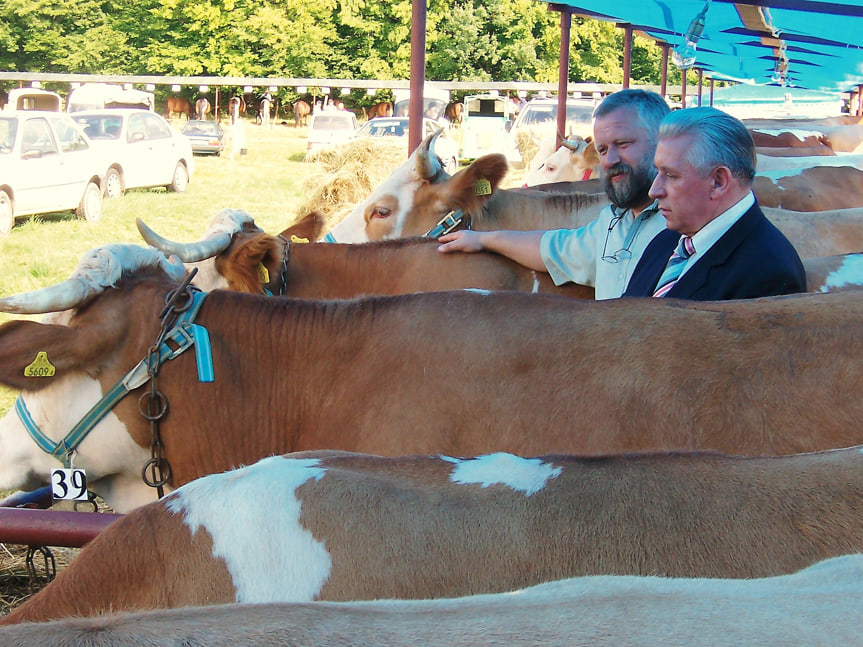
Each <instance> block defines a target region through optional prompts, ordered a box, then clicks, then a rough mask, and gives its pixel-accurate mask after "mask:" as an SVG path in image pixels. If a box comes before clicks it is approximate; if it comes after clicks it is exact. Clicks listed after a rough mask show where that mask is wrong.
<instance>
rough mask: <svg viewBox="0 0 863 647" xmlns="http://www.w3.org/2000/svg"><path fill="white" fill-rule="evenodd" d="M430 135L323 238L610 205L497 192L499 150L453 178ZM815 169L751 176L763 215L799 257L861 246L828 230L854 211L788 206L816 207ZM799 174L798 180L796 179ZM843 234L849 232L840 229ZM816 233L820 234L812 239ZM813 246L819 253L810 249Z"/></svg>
mask: <svg viewBox="0 0 863 647" xmlns="http://www.w3.org/2000/svg"><path fill="white" fill-rule="evenodd" d="M433 137H434V136H433V135H432V136H429V137H427V138H426V139H425V140H424V141H423V143H422V144H421V145H420V146H419V147H418V148H417V149H416V150H415V151H414V152H413V153H412V154H411V157H410V158H409V159H408V161H407V162H406V163H405V164H403V165H402V166H401V167H399V168H397V169H396V170H395V171H394V172H393V173H392V175H391V176H390V177H389V178H387V179H386V180H385V181H384V182H383V183H381V184H380V185H378V186H377V187H376V188H375V189H374V190H373V191H372V194H371V195H370V196H369V197H368V198H367V199H366V200H364V201H363V202H361V203H360V204H358V205H357V206H356V207H354V209H353V210H352V211H351V212H350V213H349V214H348V215H347V216H345V217H344V218H343V219H342V220H341V221H340V222H338V223H336V225H335V226H334V227H333V228H332V229H331V230H330V232H329V233H328V234H327V237H326V239H327V240H328V241H330V242H344V243H352V242H368V241H370V240H382V239H389V238H403V237H410V236H418V235H423V234H425V233H427V232H430V231H432V230H433V228H434V227H435V225H436V223H437V222H439V221H440V219H442V218H444V217H445V216H447V214H453V213H459V212H461V214H462V216H463V220H462V223H463V224H464V222H465V221H467V222H468V223H469V226H471V227H472V228H473V229H477V230H482V231H487V230H495V229H516V230H539V229H559V228H572V227H580V226H582V225H585V224H587V223H588V222H590V221H591V220H594V219H596V217H597V216H598V215H599V212H600V211H601V210H602V209H603V208H605V207H606V206H607V205H608V198H607V197H606V196H605V194H604V193H590V194H583V193H570V192H565V191H561V190H555V191H549V192H545V191H540V190H536V189H534V188H533V187H528V188H527V189H500V188H499V185H500V182H501V181H502V180H503V177H504V176H505V174H506V171H507V169H508V166H507V164H506V160H505V158H504V157H503V156H501V155H496V154H492V155H486V156H483V157H480V158H478V159H477V160H475V161H474V162H473V163H472V164H470V165H469V166H468V167H466V168H464V169H462V170H461V171H459V172H458V173H456V174H455V175H454V176H449V175H447V174H446V173H443V172H442V169H441V165H440V161H439V159H438V158H437V157H435V156H434V154H433ZM775 159H778V158H775ZM800 159H803V158H800ZM814 159H825V160H833V159H841V158H839V157H836V158H832V157H824V158H814ZM832 170H834V171H836V172H837V177H839V178H841V177H845V175H844V174H845V172H846V171H848V172H849V173H850V172H851V169H845V168H837V169H832ZM812 171H815V172H810V171H806V172H803V173H799V172H798V171H788V170H787V169H786V170H784V171H782V173H781V174H780V175H781V176H784V178H785V179H781V180H779V183H778V185H774V184H773V183H772V182H770V181H768V180H759V179H758V178H756V184H755V194H756V197H757V198H758V199H759V202H761V195H760V192H761V191H762V190H763V191H764V202H765V203H766V205H765V208H764V212H765V213H766V214H767V215H768V217H770V218H771V220H773V221H774V223H775V224H776V225H777V227H779V229H780V230H781V231H782V232H783V233H784V234H785V235H786V236H787V237H788V239H789V240H790V241H791V242H792V244H794V246H795V247H796V248H797V252H798V254H800V256H801V257H808V256H831V255H835V254H845V253H849V252H859V251H861V250H863V245H861V244H860V242H859V241H860V240H861V236H863V228H859V229H858V228H855V227H857V226H856V225H854V226H853V227H851V228H848V229H847V231H850V232H851V235H849V236H846V235H844V234H842V235H840V232H836V233H835V234H833V233H831V230H830V224H831V223H833V222H835V221H836V220H837V218H836V216H835V214H836V213H842V214H843V215H842V217H841V218H839V220H841V221H843V222H851V221H853V220H855V216H854V214H855V212H858V211H859V210H858V209H841V210H835V209H830V210H819V211H813V212H802V211H793V210H791V209H792V206H804V207H809V208H811V207H813V206H815V205H813V204H812V203H811V200H812V199H810V197H809V195H808V192H811V191H812V188H811V187H813V186H817V182H816V180H817V178H819V177H822V173H821V171H820V170H815V169H813V170H812ZM861 173H863V172H861ZM798 175H799V176H800V177H802V178H803V179H802V180H799V181H797V180H794V179H793V178H795V177H797V176H798ZM827 176H829V173H828V174H827ZM807 182H808V184H807ZM777 186H778V187H780V188H781V187H782V186H788V187H789V190H788V191H787V192H780V193H781V198H780V204H781V205H782V208H781V209H772V208H770V205H771V204H774V203H775V192H776V191H778V190H779V189H777ZM795 187H796V189H797V190H796V191H795V190H794V189H795ZM532 189H534V190H532ZM843 191H844V189H843ZM843 191H835V192H834V194H833V195H831V197H830V198H827V197H824V204H825V205H826V204H832V201H833V200H839V201H840V203H841V201H842V200H845V201H846V202H848V203H854V202H856V199H855V198H854V196H855V195H856V191H854V190H853V187H852V186H849V187H848V191H847V192H846V193H845V194H844V196H845V197H844V198H843V197H842V196H843ZM786 193H787V195H786ZM815 199H817V198H815ZM807 201H808V204H807ZM771 214H776V215H781V218H774V217H773V215H771ZM842 231H846V228H845V227H844V226H843V230H842ZM816 232H819V234H820V235H819V236H816V235H815V233H816ZM858 232H859V233H858ZM816 249H817V250H818V251H814V250H816Z"/></svg>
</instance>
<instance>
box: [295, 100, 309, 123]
mask: <svg viewBox="0 0 863 647" xmlns="http://www.w3.org/2000/svg"><path fill="white" fill-rule="evenodd" d="M311 112H312V108H311V106H309V104H308V103H306V102H305V101H303V100H302V99H298V100H297V101H296V102H295V103H294V127H297V126H299V125H300V124H302V125H303V126H305V125H306V124H307V123H308V119H309V115H310V114H311Z"/></svg>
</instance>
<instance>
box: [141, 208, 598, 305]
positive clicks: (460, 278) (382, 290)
mask: <svg viewBox="0 0 863 647" xmlns="http://www.w3.org/2000/svg"><path fill="white" fill-rule="evenodd" d="M309 221H311V223H310V222H309ZM137 225H138V230H139V231H140V232H141V235H142V236H143V238H144V240H145V241H146V242H147V244H149V245H151V246H153V247H156V248H157V249H160V250H161V251H163V252H164V253H165V254H166V255H170V254H176V255H177V256H178V257H179V258H180V260H182V261H183V262H184V263H187V264H189V265H193V266H195V267H197V268H198V270H199V271H198V274H197V275H196V277H195V280H194V284H195V285H196V286H197V287H199V288H201V289H202V290H206V291H210V290H215V289H220V288H221V289H230V290H237V291H240V292H250V293H253V294H273V295H283V296H288V297H301V298H314V299H345V298H353V297H357V296H362V295H371V294H407V293H410V292H431V291H435V290H438V291H439V290H456V289H462V288H478V289H486V290H518V291H521V292H531V293H543V294H561V295H564V296H569V297H573V298H579V299H592V298H593V297H594V290H593V288H592V287H588V286H585V285H578V284H575V283H567V284H565V285H562V286H555V285H554V282H553V281H552V280H551V277H550V276H549V275H548V274H547V273H545V272H536V271H534V270H531V269H529V268H527V267H525V266H523V265H520V264H518V263H516V262H515V261H512V260H510V259H508V258H506V257H504V256H501V255H499V254H492V253H487V252H481V253H479V254H455V255H451V254H448V255H444V254H440V253H438V251H437V247H438V244H437V242H436V241H434V240H431V239H428V238H412V239H397V240H389V241H377V242H373V243H367V244H365V245H350V244H348V245H345V244H339V243H334V244H330V245H314V244H311V245H307V244H296V243H294V244H292V242H291V241H292V240H293V241H303V240H307V239H308V235H309V232H310V230H319V228H322V227H323V219H322V217H321V216H320V214H318V213H312V214H309V215H308V216H306V218H305V219H303V220H301V221H300V222H299V223H298V224H297V225H295V226H294V227H290V228H288V229H286V230H285V231H283V232H282V233H280V234H279V235H278V236H271V235H269V234H266V233H264V232H263V231H261V230H260V229H257V227H255V226H254V220H252V217H251V216H250V215H249V214H247V213H246V212H243V211H233V210H229V209H225V210H222V211H220V212H219V213H218V214H216V216H215V217H214V218H213V222H212V223H211V224H210V226H209V227H208V230H207V232H205V234H204V237H203V238H202V239H201V240H199V241H197V242H194V243H185V244H183V243H177V242H173V241H170V240H167V239H165V238H163V237H161V236H159V235H158V234H156V233H155V232H154V231H153V230H151V229H150V228H149V227H147V225H145V224H144V223H143V222H142V221H141V220H140V219H138V220H137ZM311 235H312V236H313V237H314V233H312V234H311ZM208 259H209V260H208Z"/></svg>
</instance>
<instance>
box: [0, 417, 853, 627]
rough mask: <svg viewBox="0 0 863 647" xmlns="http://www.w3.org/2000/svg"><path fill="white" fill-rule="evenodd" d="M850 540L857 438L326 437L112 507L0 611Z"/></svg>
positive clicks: (755, 568)
mask: <svg viewBox="0 0 863 647" xmlns="http://www.w3.org/2000/svg"><path fill="white" fill-rule="evenodd" d="M237 424H238V426H239V427H240V428H242V429H245V430H246V431H251V427H250V426H249V425H248V423H247V421H245V420H242V419H238V420H237ZM539 424H540V425H541V424H542V423H539ZM405 431H406V432H408V430H405ZM412 431H413V430H411V432H412ZM752 433H757V432H755V431H752ZM226 512H227V514H226ZM855 552H857V553H859V552H863V452H861V447H860V446H855V447H850V448H847V449H843V450H833V451H827V452H818V453H811V454H803V455H794V456H784V457H763V458H742V457H732V456H727V455H722V454H712V453H670V454H669V453H648V454H636V455H624V456H619V455H618V456H598V457H579V456H569V455H562V454H552V455H542V456H532V457H520V456H515V455H513V454H507V453H502V452H497V453H494V454H486V455H481V456H476V457H452V456H447V455H435V456H401V457H381V456H374V455H367V454H356V453H350V452H332V451H328V450H323V451H319V452H303V453H300V454H291V455H287V456H273V457H269V458H265V459H262V460H261V461H259V462H257V463H255V464H253V465H250V466H247V467H243V468H240V469H236V470H232V471H229V472H224V473H221V474H212V475H209V476H206V477H203V478H200V479H197V480H195V481H192V482H191V483H188V484H186V485H184V486H183V487H181V488H179V489H177V490H176V491H175V492H173V493H171V494H169V495H168V496H166V497H165V498H164V499H162V500H160V501H158V502H153V503H150V504H148V505H146V506H143V507H141V508H139V509H137V510H135V511H133V512H131V513H129V514H128V515H126V516H124V517H122V518H120V519H118V520H117V521H115V522H113V523H112V524H111V525H109V526H108V527H107V528H106V529H105V530H103V531H102V532H101V533H100V534H99V535H97V536H96V538H95V539H93V540H92V541H91V542H90V543H88V544H87V545H86V546H85V547H84V548H83V549H82V550H81V552H80V553H79V555H78V557H77V558H76V559H75V560H74V561H73V562H72V563H70V564H69V565H68V566H67V567H66V568H65V569H63V570H62V571H61V572H60V574H59V575H58V576H57V578H56V579H55V580H54V581H53V582H51V583H50V584H49V585H48V586H46V587H45V588H44V589H43V590H42V591H40V592H39V593H38V594H36V595H35V596H33V597H32V598H30V599H29V600H28V601H27V602H25V603H24V604H23V605H21V606H20V607H18V608H17V609H16V610H15V611H13V612H12V613H10V614H9V615H8V616H6V617H4V618H2V619H0V624H15V623H19V622H32V621H43V620H50V619H55V618H63V617H68V616H93V615H97V614H103V613H106V612H109V611H138V610H145V609H158V608H165V607H178V606H201V605H211V604H228V603H235V602H239V603H253V604H263V603H271V602H312V601H316V600H321V601H348V600H373V599H380V598H398V599H427V598H441V597H455V596H463V595H474V594H480V593H500V592H505V591H512V590H515V589H519V588H522V587H525V586H532V585H535V584H539V583H542V582H548V581H551V580H559V579H563V578H567V577H576V576H582V575H658V576H664V577H700V578H711V577H713V578H715V577H723V578H755V577H770V576H774V575H783V574H789V573H793V572H795V571H798V570H800V569H802V568H806V567H807V566H810V565H812V564H814V563H816V562H818V561H821V560H824V559H828V558H830V557H838V556H840V555H844V554H847V553H855Z"/></svg>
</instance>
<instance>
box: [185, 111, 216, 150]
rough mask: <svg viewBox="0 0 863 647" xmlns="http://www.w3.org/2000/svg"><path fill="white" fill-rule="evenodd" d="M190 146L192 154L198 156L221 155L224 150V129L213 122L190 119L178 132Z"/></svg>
mask: <svg viewBox="0 0 863 647" xmlns="http://www.w3.org/2000/svg"><path fill="white" fill-rule="evenodd" d="M180 132H181V133H183V135H185V136H186V138H187V139H188V140H189V143H190V144H192V152H193V153H198V154H200V155H221V154H222V151H223V150H225V129H224V128H222V127H221V126H220V125H219V124H218V122H215V121H199V120H197V119H192V120H190V121H187V122H186V123H185V124H184V125H183V129H182V130H181V131H180Z"/></svg>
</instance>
